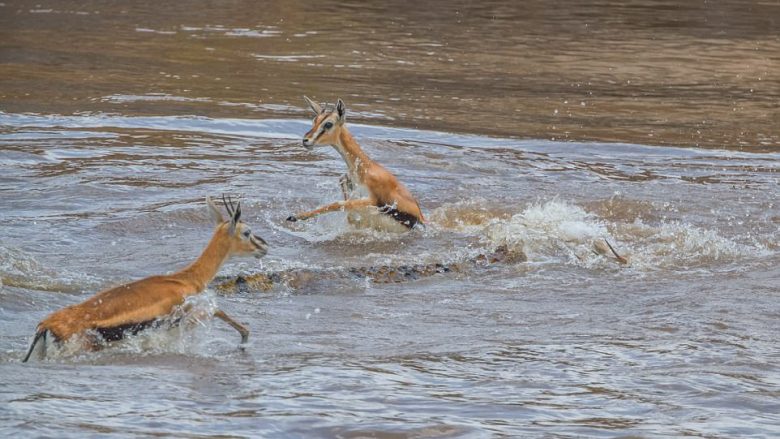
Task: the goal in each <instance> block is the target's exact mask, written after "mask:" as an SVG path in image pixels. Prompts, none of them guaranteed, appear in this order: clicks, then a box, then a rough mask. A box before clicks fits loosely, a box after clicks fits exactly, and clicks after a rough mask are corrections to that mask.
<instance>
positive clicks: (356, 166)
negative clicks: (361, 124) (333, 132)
mask: <svg viewBox="0 0 780 439" xmlns="http://www.w3.org/2000/svg"><path fill="white" fill-rule="evenodd" d="M333 147H334V148H336V151H338V152H339V154H341V157H342V158H343V159H344V162H346V163H347V168H349V173H350V174H351V175H354V176H358V177H360V176H361V174H362V172H361V171H362V169H363V167H364V166H366V165H368V164H369V163H371V159H370V158H369V157H368V155H366V153H365V152H363V150H362V149H361V148H360V145H358V143H357V141H356V140H355V138H354V137H352V134H351V133H350V132H349V130H348V129H347V127H346V126H342V127H341V131H340V132H339V139H338V143H336V144H334V145H333Z"/></svg>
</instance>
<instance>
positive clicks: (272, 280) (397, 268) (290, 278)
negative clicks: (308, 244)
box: [211, 245, 527, 294]
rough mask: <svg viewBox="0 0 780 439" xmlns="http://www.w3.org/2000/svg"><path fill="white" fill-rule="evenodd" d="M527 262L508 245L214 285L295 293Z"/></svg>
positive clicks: (228, 290) (225, 290)
mask: <svg viewBox="0 0 780 439" xmlns="http://www.w3.org/2000/svg"><path fill="white" fill-rule="evenodd" d="M526 261H527V257H526V255H525V253H523V252H522V251H519V250H512V249H509V248H508V247H507V246H506V245H501V246H498V247H497V248H496V249H495V250H493V251H491V252H486V253H480V254H479V255H477V256H475V257H472V258H469V259H467V260H465V261H460V262H451V263H439V262H436V263H429V264H409V265H370V266H365V267H351V268H341V269H321V270H312V269H293V270H283V271H276V272H271V273H248V274H240V275H238V276H236V277H227V276H218V277H217V278H216V279H215V280H214V282H212V284H211V285H212V287H213V288H215V289H216V290H217V292H218V293H220V294H234V293H257V292H266V291H270V290H271V289H272V288H273V287H274V286H275V285H287V286H290V287H292V288H294V289H300V288H301V287H302V286H304V285H306V284H307V283H309V282H311V281H314V280H321V279H333V278H352V279H368V280H370V281H371V282H374V283H378V284H388V283H400V282H407V281H413V280H417V279H421V278H425V277H430V276H435V275H437V274H444V273H460V272H466V271H469V270H473V269H478V268H486V267H489V266H491V265H495V264H516V263H520V262H526Z"/></svg>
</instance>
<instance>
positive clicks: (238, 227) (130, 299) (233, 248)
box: [23, 200, 266, 361]
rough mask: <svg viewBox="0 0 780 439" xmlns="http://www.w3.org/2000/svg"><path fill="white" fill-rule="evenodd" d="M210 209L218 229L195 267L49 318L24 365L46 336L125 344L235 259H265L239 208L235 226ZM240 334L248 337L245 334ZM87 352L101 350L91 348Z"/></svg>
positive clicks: (262, 245) (95, 298)
mask: <svg viewBox="0 0 780 439" xmlns="http://www.w3.org/2000/svg"><path fill="white" fill-rule="evenodd" d="M209 207H210V209H211V211H212V215H213V216H214V219H215V220H216V221H217V222H219V225H218V226H217V228H216V230H215V232H214V235H213V236H212V238H211V240H210V241H209V244H208V245H207V246H206V249H205V250H204V251H203V253H202V254H201V255H200V257H199V258H198V259H197V260H196V261H195V262H193V263H192V264H190V265H189V266H188V267H186V268H185V269H183V270H181V271H179V272H177V273H174V274H171V275H167V276H152V277H148V278H145V279H142V280H139V281H136V282H132V283H129V284H125V285H121V286H118V287H115V288H111V289H109V290H106V291H103V292H100V293H98V294H96V295H94V296H92V297H90V298H89V299H87V300H85V301H84V302H81V303H78V304H75V305H71V306H68V307H65V308H63V309H61V310H59V311H56V312H54V313H52V314H50V315H49V316H48V317H46V318H45V319H43V320H42V321H41V322H40V323H39V324H38V328H37V331H36V336H35V338H34V339H33V342H32V344H31V346H30V349H29V352H28V353H27V356H26V357H25V358H24V360H23V361H27V360H28V359H29V357H30V354H31V353H32V351H33V349H34V348H35V345H36V344H37V343H38V341H39V340H40V338H41V337H43V338H44V340H45V334H46V333H47V332H48V333H51V334H52V336H53V337H54V339H55V341H58V342H64V341H67V340H69V339H70V338H71V337H73V336H75V335H80V334H84V333H86V332H87V331H90V330H94V331H96V332H97V333H98V334H100V335H101V336H102V337H103V338H104V339H105V340H106V341H114V340H119V339H121V338H123V337H124V335H125V333H130V334H135V333H137V332H139V331H141V330H143V329H145V328H148V327H150V326H154V325H156V324H158V322H159V320H160V319H162V318H164V317H166V316H169V315H170V314H171V313H172V312H173V311H174V310H175V309H176V308H177V307H178V306H180V305H181V304H183V303H184V300H185V299H186V298H187V297H188V296H191V295H194V294H198V293H200V292H201V291H203V290H204V289H205V288H206V285H207V284H208V283H209V282H210V281H211V279H213V278H214V276H215V275H216V274H217V271H218V270H219V268H220V267H221V265H222V264H223V263H224V262H225V261H226V260H227V259H228V258H229V257H230V256H231V255H233V254H256V255H260V256H262V255H265V251H266V250H265V246H266V244H265V241H263V240H262V239H261V238H259V237H257V236H255V235H251V234H250V236H249V237H244V236H243V232H244V231H245V230H248V228H246V226H245V225H244V224H243V223H240V222H239V217H240V215H241V207H240V205H239V206H238V207H237V208H236V209H235V211H234V212H230V211H229V213H231V217H232V218H231V220H230V221H223V220H222V216H221V214H220V213H219V211H218V210H216V207H214V205H213V204H211V201H210V200H209ZM218 313H219V316H218V317H219V318H221V319H222V320H225V319H226V318H227V316H226V315H224V313H222V312H221V311H218ZM222 316H224V317H222ZM228 319H229V318H228ZM225 321H228V320H225ZM230 322H233V321H232V320H230ZM230 322H229V323H230ZM234 323H235V322H233V323H231V325H232V326H233V325H234ZM239 326H240V325H239ZM234 327H235V326H234ZM241 328H242V330H243V331H244V332H246V333H247V334H248V332H247V331H246V329H245V328H243V327H241ZM237 329H238V328H237ZM242 330H239V332H241V333H242V340H245V339H246V335H245V333H244V332H242ZM88 347H92V348H94V347H96V346H95V344H94V343H92V344H91V346H88Z"/></svg>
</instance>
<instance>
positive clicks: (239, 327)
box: [214, 309, 249, 344]
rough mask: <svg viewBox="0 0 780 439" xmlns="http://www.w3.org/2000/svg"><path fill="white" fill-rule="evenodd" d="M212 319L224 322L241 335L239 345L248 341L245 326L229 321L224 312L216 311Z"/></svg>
mask: <svg viewBox="0 0 780 439" xmlns="http://www.w3.org/2000/svg"><path fill="white" fill-rule="evenodd" d="M214 317H216V318H218V319H220V320H223V321H225V322H226V323H227V324H228V325H230V326H232V327H233V328H235V330H236V331H238V332H239V333H240V334H241V344H244V343H246V342H247V340H249V330H248V329H246V326H244V325H242V324H241V323H238V322H237V321H235V320H233V319H231V318H230V317H229V316H228V315H227V314H225V312H224V311H222V310H221V309H218V310H217V311H216V312H215V313H214Z"/></svg>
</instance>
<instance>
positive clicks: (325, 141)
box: [287, 96, 425, 231]
mask: <svg viewBox="0 0 780 439" xmlns="http://www.w3.org/2000/svg"><path fill="white" fill-rule="evenodd" d="M303 98H304V99H305V100H306V102H307V103H308V104H309V107H311V109H312V111H313V112H314V114H315V117H314V123H313V126H312V128H311V130H309V132H308V133H306V135H304V137H303V146H305V147H306V148H307V149H312V148H313V147H315V146H319V145H331V146H333V147H334V148H335V149H336V151H338V152H339V154H341V157H342V158H343V159H344V161H345V162H346V164H347V174H346V175H344V176H342V178H341V180H340V183H341V191H342V193H343V195H344V201H337V202H335V203H331V204H328V205H325V206H322V207H320V208H318V209H315V210H312V211H309V212H303V213H298V214H295V215H291V216H290V217H288V218H287V220H288V221H298V220H306V219H309V218H311V217H313V216H316V215H319V214H322V213H326V212H334V211H340V210H344V211H347V213H348V215H347V218H348V220H349V222H350V223H352V224H356V225H362V226H371V227H375V228H382V229H390V230H396V231H403V230H408V229H411V228H412V227H414V226H415V225H417V224H424V223H425V218H424V217H423V214H422V212H421V211H420V205H419V203H418V202H417V200H416V199H415V198H414V196H412V194H411V193H410V192H409V190H408V189H406V187H405V186H404V185H403V184H401V182H399V181H398V179H397V178H396V177H395V175H393V174H392V173H391V172H390V171H388V170H387V169H386V168H385V167H384V166H382V165H380V164H379V163H377V162H375V161H373V160H371V159H370V158H369V157H368V155H367V154H366V153H365V152H363V150H362V149H361V148H360V145H358V143H357V141H355V138H354V137H352V134H350V132H349V130H348V129H347V127H346V125H345V123H344V122H345V121H346V112H347V109H346V107H345V105H344V101H342V100H341V99H339V100H338V101H337V102H336V107H335V109H328V108H327V107H326V108H323V107H322V106H320V104H318V103H316V102H314V101H312V100H311V99H309V98H308V97H306V96H304V97H303ZM384 218H387V219H391V221H383V219H384ZM375 220H376V221H375Z"/></svg>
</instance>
